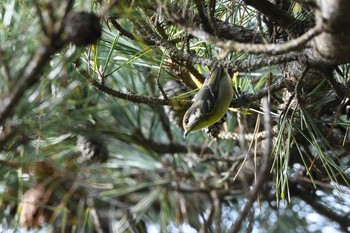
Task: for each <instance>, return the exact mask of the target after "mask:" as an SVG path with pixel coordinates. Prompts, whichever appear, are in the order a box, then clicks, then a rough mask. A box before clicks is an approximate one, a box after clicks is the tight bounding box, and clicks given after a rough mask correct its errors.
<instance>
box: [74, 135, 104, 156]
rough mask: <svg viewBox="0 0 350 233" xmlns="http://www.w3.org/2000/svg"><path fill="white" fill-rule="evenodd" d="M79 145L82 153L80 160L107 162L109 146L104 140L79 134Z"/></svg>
mask: <svg viewBox="0 0 350 233" xmlns="http://www.w3.org/2000/svg"><path fill="white" fill-rule="evenodd" d="M77 146H78V147H79V150H80V152H81V154H82V157H81V159H80V160H79V162H85V161H89V160H90V161H93V162H101V163H102V162H106V161H107V159H108V157H109V154H108V149H107V146H106V145H105V144H104V142H103V141H102V140H99V139H96V138H92V137H88V136H82V135H78V138H77Z"/></svg>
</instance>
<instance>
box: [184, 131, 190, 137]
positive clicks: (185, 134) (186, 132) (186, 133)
mask: <svg viewBox="0 0 350 233" xmlns="http://www.w3.org/2000/svg"><path fill="white" fill-rule="evenodd" d="M189 132H190V131H187V130H185V132H184V138H185V137H186V136H187V135H188V133H189Z"/></svg>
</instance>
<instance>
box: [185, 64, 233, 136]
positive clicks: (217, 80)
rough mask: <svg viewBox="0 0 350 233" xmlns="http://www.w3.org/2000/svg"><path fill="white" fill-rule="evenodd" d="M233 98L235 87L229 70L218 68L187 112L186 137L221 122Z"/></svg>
mask: <svg viewBox="0 0 350 233" xmlns="http://www.w3.org/2000/svg"><path fill="white" fill-rule="evenodd" d="M232 98H233V86H232V81H231V78H230V76H229V75H228V73H227V70H226V69H224V68H222V67H216V68H214V69H213V70H212V71H211V75H210V77H209V78H207V79H206V80H205V81H204V83H203V86H202V87H201V88H200V89H199V91H198V93H197V94H196V95H195V96H194V98H193V100H192V102H193V104H192V105H191V107H190V108H189V109H188V110H187V111H186V113H185V115H184V118H183V121H182V126H183V128H184V130H185V132H184V137H186V136H187V135H188V134H189V133H190V132H191V131H195V130H198V129H201V128H204V127H207V126H210V125H212V124H214V123H216V122H217V121H219V120H220V119H221V118H222V117H223V116H224V115H225V113H226V111H227V109H228V108H229V107H230V104H231V100H232Z"/></svg>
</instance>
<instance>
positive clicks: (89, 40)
mask: <svg viewBox="0 0 350 233" xmlns="http://www.w3.org/2000/svg"><path fill="white" fill-rule="evenodd" d="M64 32H65V33H66V35H67V37H68V41H69V42H71V43H72V44H74V45H76V46H84V45H88V44H93V43H95V42H96V41H97V40H98V39H99V38H100V37H101V34H102V29H101V25H100V22H99V18H98V17H97V16H96V15H95V14H93V13H87V12H70V13H69V14H68V15H67V16H66V18H65V22H64Z"/></svg>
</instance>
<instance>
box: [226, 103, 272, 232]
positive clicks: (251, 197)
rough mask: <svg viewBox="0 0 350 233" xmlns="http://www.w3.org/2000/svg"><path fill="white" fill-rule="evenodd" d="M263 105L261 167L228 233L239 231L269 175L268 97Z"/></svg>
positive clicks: (269, 118)
mask: <svg viewBox="0 0 350 233" xmlns="http://www.w3.org/2000/svg"><path fill="white" fill-rule="evenodd" d="M263 107H264V113H265V118H264V123H265V130H266V131H267V134H268V136H267V140H266V151H265V154H264V157H263V159H262V165H261V169H260V171H259V175H258V179H257V181H256V183H255V184H254V185H253V188H252V190H251V191H250V192H249V194H248V200H247V202H246V204H245V205H244V208H243V210H242V211H241V212H240V214H239V216H238V218H237V219H236V221H235V223H234V224H233V225H232V226H231V228H230V230H229V231H228V232H229V233H237V232H239V230H240V228H241V225H242V223H243V221H244V220H245V219H246V217H247V215H248V214H249V212H250V209H251V208H252V206H253V203H254V202H255V200H256V198H257V195H258V193H259V191H260V189H261V188H262V186H263V184H264V183H265V181H266V180H267V179H268V177H269V170H270V164H271V161H270V155H271V151H272V137H273V136H272V133H271V131H272V121H271V115H270V103H269V101H268V98H266V97H265V98H264V100H263Z"/></svg>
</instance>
